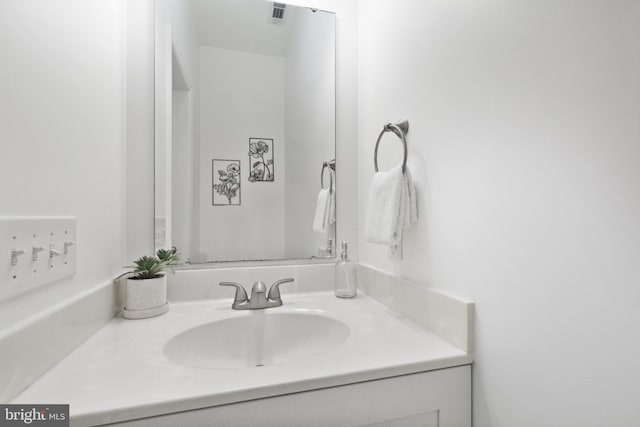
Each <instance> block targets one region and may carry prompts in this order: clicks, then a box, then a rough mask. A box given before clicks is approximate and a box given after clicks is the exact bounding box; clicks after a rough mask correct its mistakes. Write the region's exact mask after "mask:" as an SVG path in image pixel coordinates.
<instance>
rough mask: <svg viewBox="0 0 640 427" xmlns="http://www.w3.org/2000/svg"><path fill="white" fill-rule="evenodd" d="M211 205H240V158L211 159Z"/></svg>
mask: <svg viewBox="0 0 640 427" xmlns="http://www.w3.org/2000/svg"><path fill="white" fill-rule="evenodd" d="M211 162H212V167H213V174H212V175H213V189H212V190H213V191H212V193H213V196H212V198H213V205H214V206H239V205H240V160H222V159H213V160H212V161H211Z"/></svg>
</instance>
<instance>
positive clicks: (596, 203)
mask: <svg viewBox="0 0 640 427" xmlns="http://www.w3.org/2000/svg"><path fill="white" fill-rule="evenodd" d="M359 12H360V15H359V16H360V44H359V48H360V50H359V52H360V56H359V58H360V64H359V67H360V100H359V107H360V110H359V111H360V119H361V120H360V142H359V149H360V156H359V158H360V163H359V167H360V173H359V189H360V206H361V207H362V209H361V211H360V222H361V223H362V220H363V217H364V213H365V212H364V206H365V205H366V197H367V193H368V186H369V183H370V181H371V177H372V174H373V165H372V164H371V163H372V162H371V156H372V152H373V146H374V143H375V138H376V137H377V134H378V132H379V131H380V129H381V126H382V124H383V123H385V122H387V121H390V120H395V119H398V118H401V117H406V118H408V119H409V121H410V125H411V130H410V132H409V139H408V143H409V147H410V150H409V159H410V160H409V166H410V168H411V169H412V171H413V173H414V177H415V180H416V183H417V187H418V200H419V210H420V222H419V224H418V225H417V226H416V227H414V228H413V229H411V230H410V231H409V232H408V233H407V234H406V236H405V245H404V254H405V259H404V261H401V262H391V261H389V260H388V259H387V258H386V250H385V249H384V248H382V247H377V246H374V245H371V244H369V243H366V242H365V241H364V240H363V239H362V237H363V236H362V237H361V241H360V258H361V261H362V262H364V263H366V264H370V265H373V266H376V267H378V268H382V269H384V270H387V271H390V272H393V273H396V274H398V275H400V276H405V277H408V278H410V279H413V280H416V281H419V282H423V283H425V285H426V286H435V287H439V288H444V289H448V290H451V291H453V292H456V293H458V294H460V295H463V296H466V297H469V298H470V299H472V300H474V301H475V302H476V304H477V316H476V325H477V330H476V338H477V340H476V344H477V353H476V365H475V369H474V416H475V421H476V422H475V425H476V426H483V427H484V426H496V427H511V426H518V427H526V426H580V427H585V426H603V425H616V426H635V425H639V424H640V412H639V411H638V401H640V385H639V384H640V371H639V370H638V369H635V368H634V367H635V366H636V364H637V360H638V357H639V356H640V345H639V344H638V343H637V342H636V340H635V339H634V338H635V337H636V336H637V332H638V330H639V329H640V311H639V310H638V307H637V305H638V301H639V300H640V263H638V259H640V246H639V245H638V242H639V241H640V221H639V220H638V218H640V168H638V165H637V163H638V159H640V144H639V143H638V141H639V140H640V126H638V120H639V119H638V118H639V117H640V44H639V43H638V40H640V26H639V25H638V22H640V4H639V3H637V2H628V1H624V0H596V1H590V2H584V1H573V0H561V1H555V2H536V1H525V0H516V1H514V0H510V1H506V0H490V1H485V2H480V3H479V2H475V1H463V0H460V1H456V2H444V1H434V0H430V1H419V0H394V1H391V0H369V1H366V2H361V3H360V11H359ZM384 53H388V54H384ZM385 144H388V148H389V150H392V151H394V152H395V151H397V149H398V147H399V144H397V142H396V141H393V139H392V138H390V139H389V141H387V140H385ZM394 155H395V154H394ZM390 163H391V162H390V161H389V160H387V165H388V164H390Z"/></svg>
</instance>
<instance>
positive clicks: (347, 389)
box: [112, 365, 471, 427]
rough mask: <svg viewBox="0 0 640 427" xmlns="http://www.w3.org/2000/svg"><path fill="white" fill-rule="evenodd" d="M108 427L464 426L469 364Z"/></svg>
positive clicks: (468, 404)
mask: <svg viewBox="0 0 640 427" xmlns="http://www.w3.org/2000/svg"><path fill="white" fill-rule="evenodd" d="M112 425H117V426H128V427H174V426H186V425H188V426H202V427H212V426H220V427H228V426H251V427H259V426H265V427H271V426H278V427H285V426H291V427H307V426H309V427H311V426H318V427H334V426H336V427H337V426H380V427H381V426H384V427H418V426H419V427H470V426H471V365H464V366H458V367H453V368H447V369H440V370H435V371H430V372H422V373H417V374H411V375H404V376H399V377H392V378H386V379H380V380H374V381H367V382H362V383H356V384H349V385H344V386H338V387H330V388H324V389H319V390H312V391H307V392H302V393H294V394H289V395H284V396H275V397H270V398H265V399H258V400H252V401H247V402H239V403H234V404H230V405H223V406H217V407H211V408H204V409H198V410H193V411H188V412H181V413H175V414H168V415H163V416H158V417H153V418H145V419H140V420H134V421H128V422H123V423H118V424H112Z"/></svg>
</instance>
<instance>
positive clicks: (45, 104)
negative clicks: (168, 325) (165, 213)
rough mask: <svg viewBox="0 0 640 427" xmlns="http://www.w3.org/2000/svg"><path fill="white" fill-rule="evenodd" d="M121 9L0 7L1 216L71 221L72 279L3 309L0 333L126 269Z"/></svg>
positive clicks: (34, 3)
mask: <svg viewBox="0 0 640 427" xmlns="http://www.w3.org/2000/svg"><path fill="white" fill-rule="evenodd" d="M124 9H125V5H124V2H123V1H119V0H116V1H108V2H105V1H102V0H58V1H56V2H50V1H46V0H4V1H2V2H0V42H1V44H2V49H3V59H2V65H1V66H0V93H2V96H0V141H1V142H0V182H2V183H3V184H2V197H0V215H15V216H23V215H43V216H47V215H74V216H77V217H78V226H77V246H76V248H77V274H76V276H75V277H74V278H73V279H69V280H64V281H61V282H58V283H56V284H53V285H49V286H47V287H45V288H42V289H39V290H35V291H33V292H30V293H28V294H25V295H22V296H20V297H17V298H15V299H12V300H10V301H7V302H4V303H2V304H0V328H1V329H3V328H5V327H8V326H10V325H11V324H13V323H15V322H17V321H19V320H21V319H24V318H27V317H29V316H30V315H33V314H35V313H37V312H39V311H41V310H43V309H45V308H48V307H50V306H52V305H55V304H56V303H58V302H61V301H63V300H65V299H67V298H69V297H72V296H74V295H77V294H78V293H80V292H82V291H85V290H88V289H90V288H92V287H95V286H97V285H100V284H103V283H105V282H107V281H110V279H111V278H112V277H113V275H114V274H115V273H116V272H117V271H119V269H120V267H121V266H122V265H123V262H124V254H125V221H124V216H125V181H124V178H125V133H126V117H125V112H126V97H125V89H126V86H125V76H126V72H127V70H126V68H125V65H126V62H125V54H126V51H125V43H126V31H125V30H126V28H125V27H126V19H125V18H126V15H125V10H124ZM0 284H1V283H0Z"/></svg>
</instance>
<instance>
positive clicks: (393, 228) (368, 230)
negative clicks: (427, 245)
mask: <svg viewBox="0 0 640 427" xmlns="http://www.w3.org/2000/svg"><path fill="white" fill-rule="evenodd" d="M417 221H418V208H417V201H416V190H415V186H414V184H413V178H412V176H411V171H409V168H408V167H407V168H406V169H405V173H404V174H403V173H402V166H397V167H395V168H393V169H391V170H389V171H387V172H377V173H376V174H375V175H374V177H373V182H372V183H371V190H370V192H369V203H368V205H367V212H366V219H365V236H366V237H367V240H368V241H369V242H372V243H378V244H381V245H387V246H389V247H394V246H397V245H398V244H399V243H400V241H401V240H402V230H403V229H405V228H408V227H409V226H411V224H414V223H416V222H417ZM396 249H397V248H396Z"/></svg>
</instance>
